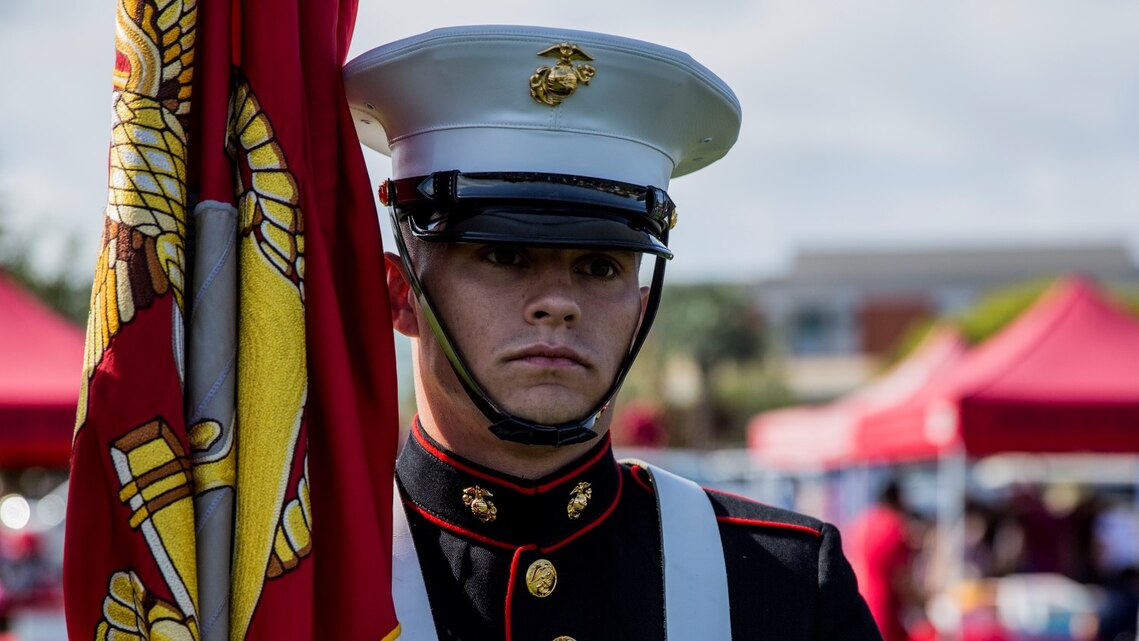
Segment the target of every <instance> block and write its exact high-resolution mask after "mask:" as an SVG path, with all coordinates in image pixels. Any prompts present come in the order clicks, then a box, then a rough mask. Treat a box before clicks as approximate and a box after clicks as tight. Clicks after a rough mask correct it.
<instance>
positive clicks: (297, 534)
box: [266, 456, 312, 579]
mask: <svg viewBox="0 0 1139 641" xmlns="http://www.w3.org/2000/svg"><path fill="white" fill-rule="evenodd" d="M304 470H305V473H304V476H302V477H301V478H300V480H299V481H297V497H296V498H294V499H293V500H291V501H289V502H288V504H286V505H285V509H284V510H283V511H282V512H281V522H280V525H279V526H277V534H276V536H275V537H274V539H273V556H271V557H270V558H269V568H268V570H267V571H266V576H267V577H268V578H270V579H275V578H277V577H279V576H281V575H282V574H285V573H286V572H288V571H289V570H292V569H293V568H295V567H297V565H298V564H299V563H300V561H301V559H303V558H305V557H307V556H308V555H309V554H310V553H312V526H311V523H312V505H311V504H310V503H309V493H308V457H307V456H306V457H305V467H304Z"/></svg>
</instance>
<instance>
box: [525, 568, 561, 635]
mask: <svg viewBox="0 0 1139 641" xmlns="http://www.w3.org/2000/svg"><path fill="white" fill-rule="evenodd" d="M557 585H558V572H557V570H555V569H554V564H553V563H550V562H549V561H547V560H546V559H538V560H537V561H534V562H533V563H531V564H530V567H528V568H526V589H528V590H530V594H533V595H534V596H536V597H538V598H539V599H544V598H546V597H548V596H550V595H551V594H553V593H554V588H555V587H557ZM559 638H561V637H559ZM567 638H568V637H567ZM554 641H557V639H555V640H554ZM571 641H572V640H571Z"/></svg>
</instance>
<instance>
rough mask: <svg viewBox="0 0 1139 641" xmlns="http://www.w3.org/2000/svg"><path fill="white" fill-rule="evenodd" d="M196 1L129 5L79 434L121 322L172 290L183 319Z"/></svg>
mask: <svg viewBox="0 0 1139 641" xmlns="http://www.w3.org/2000/svg"><path fill="white" fill-rule="evenodd" d="M196 19H197V8H196V3H195V2H194V1H193V0H160V1H159V2H157V3H155V2H147V1H143V0H121V1H120V2H119V5H118V15H117V27H118V37H117V38H116V42H115V48H116V51H117V52H118V54H119V55H120V56H121V58H122V59H123V60H124V61H126V66H125V67H119V68H116V70H115V76H114V89H115V93H114V96H115V100H114V120H113V122H112V128H111V149H110V156H109V160H110V168H109V172H108V183H109V184H108V191H109V193H108V198H107V210H106V218H105V221H104V230H103V244H102V248H101V251H100V253H99V258H98V261H97V262H96V266H95V279H94V286H93V287H92V291H91V313H90V315H89V316H88V319H87V347H86V351H85V354H84V363H83V371H84V376H83V380H82V384H81V388H80V398H79V406H78V412H77V415H76V421H75V431H76V432H78V431H79V429H81V428H82V426H83V424H84V422H86V418H87V403H88V396H89V391H88V387H89V385H90V381H91V377H92V376H94V374H95V368H96V367H98V366H99V363H100V362H101V361H102V360H103V355H104V354H105V353H106V351H107V347H108V346H109V344H110V342H111V340H112V339H113V338H114V336H115V335H116V334H118V333H119V331H121V330H122V327H123V325H125V324H127V323H129V322H130V321H131V320H132V319H133V318H134V316H135V313H136V312H137V311H138V310H140V309H145V308H147V307H149V306H150V305H151V303H152V302H153V301H154V299H155V298H157V297H158V296H161V295H163V294H166V293H167V291H170V290H172V291H173V295H174V298H175V305H176V308H175V313H176V314H177V315H178V316H179V317H180V316H181V313H182V306H183V301H182V295H183V287H184V285H185V270H186V254H185V249H184V245H185V240H186V201H187V194H186V133H185V118H186V117H187V116H188V114H189V101H188V99H189V97H190V89H191V84H192V80H193V59H194V55H193V51H194V25H195V21H196Z"/></svg>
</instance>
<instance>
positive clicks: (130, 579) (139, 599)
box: [95, 572, 199, 641]
mask: <svg viewBox="0 0 1139 641" xmlns="http://www.w3.org/2000/svg"><path fill="white" fill-rule="evenodd" d="M198 638H199V634H198V622H197V621H196V620H195V619H194V617H186V616H185V615H183V614H182V613H181V612H179V611H178V608H177V607H175V606H173V605H171V604H169V603H167V602H165V601H163V600H161V599H158V598H156V597H155V596H154V595H152V594H149V593H148V592H147V590H146V586H144V585H143V584H142V581H141V580H140V579H139V578H138V575H137V574H135V573H134V572H116V573H115V574H113V575H112V576H111V580H110V582H109V585H108V590H107V596H106V597H105V598H104V599H103V619H102V620H101V621H99V625H98V626H97V627H96V628H95V639H96V641H119V640H122V639H139V640H144V639H164V640H169V641H197V639H198Z"/></svg>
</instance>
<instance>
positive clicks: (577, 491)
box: [566, 483, 593, 519]
mask: <svg viewBox="0 0 1139 641" xmlns="http://www.w3.org/2000/svg"><path fill="white" fill-rule="evenodd" d="M591 498H593V488H592V487H590V485H589V483H578V484H577V485H576V486H574V488H573V489H572V490H570V501H569V505H567V506H566V514H567V515H569V517H570V518H571V519H576V518H578V517H580V516H581V513H582V512H584V511H585V506H587V505H589V499H591Z"/></svg>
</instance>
